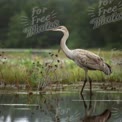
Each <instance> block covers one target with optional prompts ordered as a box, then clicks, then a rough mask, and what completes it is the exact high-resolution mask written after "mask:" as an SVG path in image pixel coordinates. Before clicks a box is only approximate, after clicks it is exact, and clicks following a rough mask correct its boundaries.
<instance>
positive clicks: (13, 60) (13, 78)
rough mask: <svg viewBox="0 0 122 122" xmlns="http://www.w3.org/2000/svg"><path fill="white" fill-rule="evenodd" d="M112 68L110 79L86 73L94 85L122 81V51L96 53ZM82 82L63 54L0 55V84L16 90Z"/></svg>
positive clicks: (78, 72) (97, 74) (80, 76)
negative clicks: (8, 85)
mask: <svg viewBox="0 0 122 122" xmlns="http://www.w3.org/2000/svg"><path fill="white" fill-rule="evenodd" d="M92 51H93V52H95V53H96V54H99V55H100V56H101V57H102V58H103V59H104V60H105V61H106V62H107V63H109V64H110V65H111V66H112V71H113V73H112V74H111V75H110V76H106V75H104V74H103V73H102V72H100V71H89V76H90V77H91V78H92V79H93V80H94V81H96V82H104V81H113V82H121V81H122V52H121V51H114V50H112V51H100V50H99V51H95V50H92ZM81 80H84V71H83V70H82V69H81V68H79V67H78V66H77V65H76V64H75V63H74V62H73V61H71V60H69V59H67V58H66V57H65V56H64V54H63V53H60V54H57V53H56V51H53V53H52V52H51V53H50V52H49V53H47V54H46V55H44V56H41V55H32V54H31V53H29V52H25V53H3V52H1V53H0V82H1V84H13V85H15V86H16V87H19V85H21V84H25V85H26V86H27V87H29V88H37V89H39V90H43V89H44V88H45V87H47V86H50V85H51V84H55V83H59V84H60V83H63V84H64V83H66V84H71V83H76V82H79V81H81Z"/></svg>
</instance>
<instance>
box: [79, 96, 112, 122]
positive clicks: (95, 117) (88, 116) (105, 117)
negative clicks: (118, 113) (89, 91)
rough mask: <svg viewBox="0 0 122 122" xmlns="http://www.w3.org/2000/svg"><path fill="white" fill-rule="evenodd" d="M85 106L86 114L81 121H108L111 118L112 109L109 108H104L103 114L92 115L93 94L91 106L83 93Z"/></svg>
mask: <svg viewBox="0 0 122 122" xmlns="http://www.w3.org/2000/svg"><path fill="white" fill-rule="evenodd" d="M81 98H82V100H83V104H84V108H85V116H84V117H83V118H82V119H81V120H80V122H108V120H109V119H110V118H111V111H110V110H109V109H106V110H104V111H103V112H102V113H101V114H98V115H92V113H93V108H92V95H90V101H89V106H88V105H87V104H86V101H85V99H84V96H83V95H81Z"/></svg>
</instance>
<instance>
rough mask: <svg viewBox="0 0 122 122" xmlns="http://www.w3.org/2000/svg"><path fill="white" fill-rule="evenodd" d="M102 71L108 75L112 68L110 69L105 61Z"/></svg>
mask: <svg viewBox="0 0 122 122" xmlns="http://www.w3.org/2000/svg"><path fill="white" fill-rule="evenodd" d="M103 72H104V73H105V74H106V75H110V74H111V73H112V70H111V66H110V65H109V64H107V63H105V64H104V69H103Z"/></svg>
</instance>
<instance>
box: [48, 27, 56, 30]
mask: <svg viewBox="0 0 122 122" xmlns="http://www.w3.org/2000/svg"><path fill="white" fill-rule="evenodd" d="M57 30H58V27H56V28H50V29H47V31H57Z"/></svg>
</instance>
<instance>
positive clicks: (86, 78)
mask: <svg viewBox="0 0 122 122" xmlns="http://www.w3.org/2000/svg"><path fill="white" fill-rule="evenodd" d="M87 80H88V71H87V70H85V80H84V84H83V86H82V89H81V91H80V94H81V95H82V92H83V89H84V87H85V85H86V82H87Z"/></svg>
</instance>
